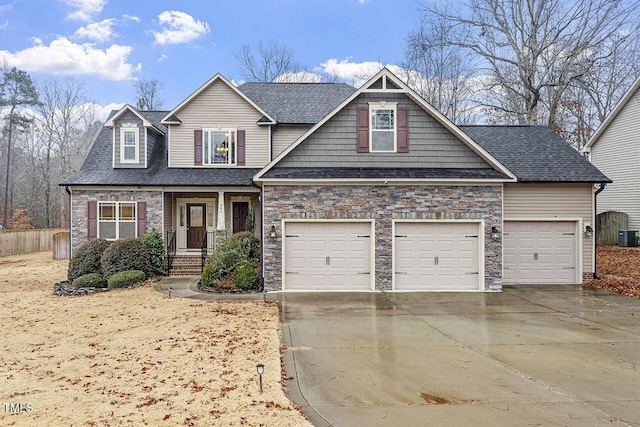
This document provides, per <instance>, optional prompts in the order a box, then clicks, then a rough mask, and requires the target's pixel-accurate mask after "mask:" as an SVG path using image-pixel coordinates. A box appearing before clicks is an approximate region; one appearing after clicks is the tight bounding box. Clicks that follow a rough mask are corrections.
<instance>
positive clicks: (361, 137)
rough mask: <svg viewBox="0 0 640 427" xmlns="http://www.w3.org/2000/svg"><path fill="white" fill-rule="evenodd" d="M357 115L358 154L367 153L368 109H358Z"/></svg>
mask: <svg viewBox="0 0 640 427" xmlns="http://www.w3.org/2000/svg"><path fill="white" fill-rule="evenodd" d="M357 114H358V137H357V139H358V145H357V147H356V148H357V151H358V153H368V152H369V109H368V108H366V107H359V108H358V110H357Z"/></svg>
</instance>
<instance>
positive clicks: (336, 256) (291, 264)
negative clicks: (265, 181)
mask: <svg viewBox="0 0 640 427" xmlns="http://www.w3.org/2000/svg"><path fill="white" fill-rule="evenodd" d="M371 242H372V237H371V224H370V223H368V222H288V223H286V225H285V263H284V268H285V277H284V280H285V283H284V289H285V290H307V291H320V290H326V291H347V290H348V291H362V290H370V289H371Z"/></svg>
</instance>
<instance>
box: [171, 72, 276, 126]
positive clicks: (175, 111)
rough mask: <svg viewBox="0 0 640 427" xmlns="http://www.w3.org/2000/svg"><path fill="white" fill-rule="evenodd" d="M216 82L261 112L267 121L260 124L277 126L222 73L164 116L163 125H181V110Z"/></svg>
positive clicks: (271, 118)
mask: <svg viewBox="0 0 640 427" xmlns="http://www.w3.org/2000/svg"><path fill="white" fill-rule="evenodd" d="M215 82H222V83H224V84H225V85H227V86H228V87H229V88H230V89H231V90H232V91H233V92H235V93H236V94H238V96H240V97H241V98H242V99H244V100H245V101H246V102H247V103H249V104H250V105H251V106H252V107H253V108H255V109H256V110H257V111H258V112H260V114H262V115H263V116H264V117H266V119H267V120H261V121H260V124H275V122H276V121H275V120H274V119H273V117H271V116H270V115H269V114H268V113H267V112H266V111H264V110H263V109H262V108H261V107H260V106H258V105H257V104H256V103H255V102H254V101H252V100H251V99H249V98H248V97H247V96H246V95H245V94H244V93H242V92H241V91H239V90H238V88H237V87H236V86H235V85H234V84H232V83H231V82H230V81H229V80H227V79H226V78H225V77H224V76H223V75H222V74H220V73H217V74H216V75H215V76H213V77H212V78H210V79H209V80H207V82H205V83H204V84H203V85H202V86H200V87H199V88H198V89H196V90H195V92H193V93H192V94H191V95H189V96H188V97H187V98H186V99H185V100H184V101H182V102H181V103H180V104H178V106H177V107H175V108H174V109H173V110H171V111H169V112H168V113H167V114H166V115H165V116H164V118H163V119H162V121H161V123H163V124H176V123H179V121H180V119H179V112H180V110H182V109H183V108H184V107H185V106H186V105H188V104H189V103H191V102H192V101H193V100H194V99H195V98H197V97H198V95H200V94H201V93H202V92H204V91H205V90H207V89H208V88H209V87H210V86H211V85H213V84H214V83H215Z"/></svg>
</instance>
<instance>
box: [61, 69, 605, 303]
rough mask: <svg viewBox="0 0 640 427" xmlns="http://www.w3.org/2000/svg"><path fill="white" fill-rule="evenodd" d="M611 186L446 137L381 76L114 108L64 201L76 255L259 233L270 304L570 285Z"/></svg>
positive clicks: (541, 137)
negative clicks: (596, 186)
mask: <svg viewBox="0 0 640 427" xmlns="http://www.w3.org/2000/svg"><path fill="white" fill-rule="evenodd" d="M535 144H538V145H540V146H542V147H543V150H545V151H548V152H545V153H543V154H541V153H540V152H539V151H535V150H534V151H533V152H530V151H531V146H532V145H535ZM549 154H551V160H548V159H549ZM605 181H607V178H606V177H605V176H604V175H602V174H601V173H600V172H599V171H598V170H597V169H595V168H594V167H593V166H592V165H590V164H589V163H588V162H587V161H585V160H584V159H583V158H582V157H581V156H579V155H578V153H576V152H575V151H574V150H572V149H571V148H570V147H569V146H568V145H567V144H566V143H564V142H563V141H562V140H561V139H560V138H559V137H557V136H556V135H555V134H554V133H553V132H551V131H550V130H549V129H547V128H543V127H536V126H534V127H530V126H525V127H491V126H478V127H475V126H466V127H458V126H455V125H454V124H453V123H451V122H449V121H448V120H447V119H446V118H445V117H443V116H442V115H441V114H440V113H439V112H437V111H436V110H434V109H433V108H432V107H431V106H429V105H428V104H427V103H426V102H425V101H424V100H422V99H421V98H420V97H419V96H418V95H417V94H415V93H414V92H413V91H412V90H411V89H410V88H408V87H407V86H406V85H405V84H404V83H403V82H402V81H400V80H399V79H398V78H397V77H395V76H394V75H393V74H392V73H390V72H389V71H388V70H386V69H383V70H382V71H380V73H378V75H376V76H374V77H373V78H372V79H371V80H370V81H369V82H368V83H366V84H365V85H363V86H362V87H361V88H359V89H357V90H355V89H354V88H351V87H350V86H348V85H344V84H304V83H299V84H286V83H282V84H280V83H273V84H259V83H248V84H245V85H242V86H240V87H238V88H236V87H235V86H233V85H232V84H231V83H230V82H229V81H227V80H226V79H225V78H224V77H222V76H221V75H216V76H214V77H213V78H212V79H211V80H209V81H208V82H207V83H205V84H204V85H203V86H201V87H200V88H199V89H198V90H196V91H195V92H194V93H193V94H192V95H190V96H189V97H188V98H187V99H185V101H184V102H182V103H181V104H180V105H179V106H177V107H176V108H175V109H173V110H172V111H168V112H166V111H165V112H140V111H137V110H135V109H134V108H133V107H130V106H125V107H124V108H123V109H122V110H120V111H118V112H116V113H115V114H113V115H112V116H111V117H110V119H109V120H108V121H107V122H106V123H105V128H104V129H103V132H102V133H101V134H100V136H99V137H98V140H97V141H96V143H95V144H94V147H93V148H92V150H91V152H90V154H89V156H88V158H87V160H86V162H85V164H84V165H83V167H82V169H81V170H80V171H79V172H78V173H76V174H75V175H73V176H71V177H69V178H68V179H67V180H66V181H65V182H64V183H63V184H62V185H66V186H67V187H68V188H69V191H70V192H71V203H72V212H73V219H72V226H71V232H72V241H73V244H72V246H73V248H74V249H75V248H77V247H78V246H79V245H80V244H82V243H83V242H84V241H86V240H87V239H92V238H107V239H117V238H123V237H132V236H138V235H141V234H143V233H144V232H146V231H150V230H151V229H156V230H157V231H161V232H162V233H163V235H164V236H165V243H166V244H167V246H168V247H169V248H172V247H173V248H174V249H175V253H176V254H177V255H181V254H182V255H185V256H186V255H188V254H190V253H198V251H202V250H203V248H204V249H205V250H206V251H208V252H211V251H214V250H215V244H216V242H217V241H218V239H219V238H220V237H221V236H224V235H228V234H229V233H233V232H237V231H242V230H244V229H246V228H247V227H249V229H254V228H253V227H252V224H255V233H256V235H257V236H259V237H260V238H261V239H262V242H263V266H262V271H263V279H264V285H265V288H266V289H267V290H285V291H327V290H329V291H372V290H393V291H416V290H417V291H422V290H424V291H427V290H428V291H489V290H500V289H501V287H502V285H503V284H518V283H581V282H582V280H583V275H584V276H587V275H588V274H589V273H590V272H592V266H593V263H592V259H593V245H592V243H593V242H592V238H591V237H590V236H586V235H585V233H584V230H585V227H586V225H590V224H592V223H593V183H595V182H605ZM249 212H251V214H250V213H249ZM252 217H253V218H255V220H254V221H251V218H252ZM247 218H249V221H247Z"/></svg>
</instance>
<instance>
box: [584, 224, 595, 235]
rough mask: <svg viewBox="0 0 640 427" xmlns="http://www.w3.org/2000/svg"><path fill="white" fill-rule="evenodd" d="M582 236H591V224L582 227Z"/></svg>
mask: <svg viewBox="0 0 640 427" xmlns="http://www.w3.org/2000/svg"><path fill="white" fill-rule="evenodd" d="M584 235H585V236H587V237H591V236H593V228H592V227H591V224H587V225H586V226H585V227H584Z"/></svg>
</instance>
